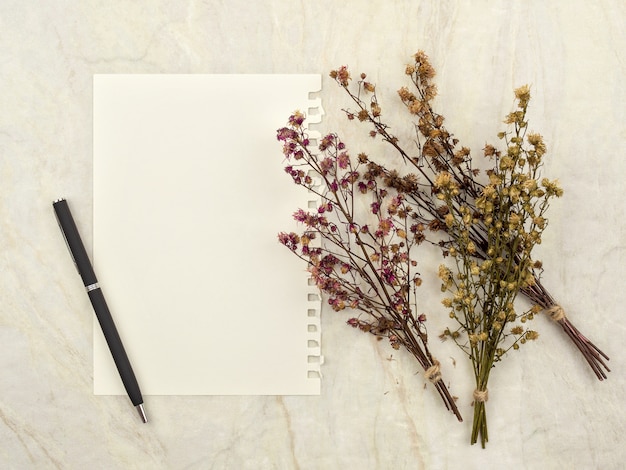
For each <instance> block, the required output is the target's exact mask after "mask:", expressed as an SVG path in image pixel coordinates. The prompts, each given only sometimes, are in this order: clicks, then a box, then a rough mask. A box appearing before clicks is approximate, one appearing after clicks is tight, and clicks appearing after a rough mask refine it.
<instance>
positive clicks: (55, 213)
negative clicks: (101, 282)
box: [52, 198, 80, 276]
mask: <svg viewBox="0 0 626 470" xmlns="http://www.w3.org/2000/svg"><path fill="white" fill-rule="evenodd" d="M62 201H65V199H64V198H61V199H57V200H55V201H54V202H53V203H52V207H53V208H54V205H55V204H56V203H57V202H62ZM54 218H55V219H56V220H57V224H58V226H59V229H60V230H61V235H63V241H64V242H65V246H66V247H67V251H69V253H70V258H72V263H74V267H75V268H76V272H77V273H78V275H79V276H80V270H79V269H78V264H77V263H76V259H75V258H74V253H72V249H71V248H70V243H69V242H68V241H67V235H65V230H63V226H62V225H61V220H59V214H57V211H56V209H55V210H54Z"/></svg>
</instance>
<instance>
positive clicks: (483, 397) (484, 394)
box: [474, 389, 489, 402]
mask: <svg viewBox="0 0 626 470" xmlns="http://www.w3.org/2000/svg"><path fill="white" fill-rule="evenodd" d="M488 399H489V391H488V390H487V389H484V390H478V389H476V390H474V401H478V402H485V401H487V400H488Z"/></svg>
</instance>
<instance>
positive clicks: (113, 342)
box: [88, 288, 143, 406]
mask: <svg viewBox="0 0 626 470" xmlns="http://www.w3.org/2000/svg"><path fill="white" fill-rule="evenodd" d="M88 295H89V299H90V300H91V304H92V305H93V309H94V311H95V312H96V317H97V318H98V322H99V323H100V327H101V328H102V332H103V333H104V338H105V339H106V342H107V345H108V346H109V349H110V350H111V355H112V356H113V360H114V361H115V366H116V367H117V370H118V372H119V374H120V377H121V378H122V383H123V384H124V388H125V389H126V392H127V393H128V396H129V397H130V400H131V402H132V403H133V405H135V406H137V405H139V404H141V403H143V398H142V396H141V391H140V390H139V384H138V383H137V379H136V378H135V373H134V372H133V369H132V367H131V365H130V360H129V359H128V356H127V354H126V350H125V349H124V346H123V345H122V340H121V338H120V335H119V333H118V332H117V328H116V327H115V323H114V322H113V317H112V316H111V312H110V311H109V307H108V305H107V303H106V300H105V299H104V295H103V294H102V290H100V289H99V288H98V289H95V290H92V291H90V292H88Z"/></svg>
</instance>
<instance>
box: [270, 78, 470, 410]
mask: <svg viewBox="0 0 626 470" xmlns="http://www.w3.org/2000/svg"><path fill="white" fill-rule="evenodd" d="M340 76H341V74H339V75H338V77H340ZM304 120H305V116H304V115H303V114H302V113H300V112H296V113H294V114H293V115H292V116H291V117H290V118H289V121H288V124H289V125H288V126H287V127H284V128H282V129H279V130H278V132H277V138H278V140H279V141H281V142H283V154H284V155H285V157H286V158H287V160H288V161H289V164H288V165H287V166H286V167H285V171H286V172H287V173H288V174H289V175H290V176H291V177H292V179H293V181H294V183H296V184H298V185H301V186H303V187H304V188H306V189H307V190H309V191H311V192H313V193H314V194H316V195H317V196H318V197H319V198H320V200H321V204H320V205H319V206H318V207H317V208H316V210H314V211H305V210H302V209H299V210H298V211H296V212H295V214H294V218H295V219H296V220H297V221H298V222H300V223H302V224H303V225H304V226H305V229H304V231H303V232H302V233H300V234H297V233H293V232H292V233H280V234H279V235H278V238H279V241H280V242H281V243H282V244H283V245H285V246H287V247H288V248H289V249H290V250H291V251H292V252H293V253H294V254H296V255H297V256H298V257H299V258H301V259H302V260H304V261H306V262H307V265H308V269H309V272H310V274H311V278H312V279H313V281H314V282H315V284H316V286H317V287H318V288H319V289H320V290H321V291H322V292H324V293H325V294H326V295H327V297H328V303H329V305H330V306H331V307H332V308H333V309H334V310H336V311H342V310H345V309H353V310H355V311H360V312H361V317H359V318H351V319H350V320H348V324H349V325H350V326H353V327H355V328H359V329H361V330H362V331H365V332H369V333H372V334H375V335H377V336H378V337H380V338H382V337H386V338H388V340H389V341H390V343H391V346H392V347H393V348H394V349H399V348H400V347H404V348H406V349H407V350H408V351H409V352H410V353H411V354H412V355H413V356H414V357H415V358H416V359H417V361H418V363H419V364H420V365H421V367H422V368H423V369H424V371H425V376H426V378H427V379H428V380H429V381H430V382H431V383H432V384H433V385H434V387H435V388H436V390H437V392H438V393H439V395H440V396H441V398H442V400H443V401H444V404H445V405H446V407H447V408H448V409H449V410H451V411H452V412H453V413H454V414H455V415H456V416H457V418H458V419H459V421H461V420H462V418H461V415H460V413H459V410H458V408H457V406H456V404H455V400H454V398H453V397H452V396H451V395H450V393H449V391H448V388H447V386H446V385H445V383H444V381H443V380H442V376H441V371H440V364H439V362H438V361H437V360H436V359H434V358H433V356H432V355H431V353H430V351H429V348H428V334H427V330H426V325H425V322H426V316H425V315H424V314H419V315H418V314H416V312H415V310H416V302H415V299H416V289H417V287H419V285H420V284H421V278H420V275H419V273H418V272H417V270H416V265H417V263H416V262H415V261H414V260H413V259H412V258H411V256H410V252H411V250H412V249H413V248H414V247H416V246H417V245H419V244H420V243H421V242H422V241H423V240H424V237H423V230H424V226H423V224H421V223H420V222H419V219H418V217H417V214H416V213H415V212H414V211H413V210H412V209H411V206H410V205H408V204H407V203H406V200H405V194H404V193H403V192H402V191H400V190H396V189H389V188H388V187H387V186H386V185H385V184H384V183H383V182H382V181H381V177H382V176H384V175H383V174H382V173H381V171H380V167H378V166H377V165H375V164H372V163H370V162H369V161H368V159H367V157H366V156H365V155H363V154H361V155H359V156H358V157H357V158H356V159H353V158H352V157H351V156H350V154H349V153H348V150H347V149H346V147H345V145H344V143H343V142H341V140H340V139H339V138H338V136H337V135H335V134H328V135H326V136H324V137H323V138H322V139H321V140H320V142H319V144H318V145H317V148H315V146H314V145H313V143H312V142H311V141H310V139H309V137H308V135H307V133H306V131H305V129H304V126H303V124H304ZM407 184H408V183H407ZM364 200H368V204H367V213H366V215H367V217H359V216H358V215H357V211H358V206H359V204H360V203H361V202H362V201H364ZM362 317H365V319H363V318H362Z"/></svg>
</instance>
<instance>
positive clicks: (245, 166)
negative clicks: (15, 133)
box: [93, 75, 321, 395]
mask: <svg viewBox="0 0 626 470" xmlns="http://www.w3.org/2000/svg"><path fill="white" fill-rule="evenodd" d="M93 84H94V195H93V200H94V242H93V247H94V248H93V249H94V254H93V257H94V265H95V270H96V273H97V275H98V278H99V281H100V285H101V286H102V288H103V291H104V293H105V295H106V297H107V302H108V304H109V307H110V309H111V312H112V315H113V318H114V320H115V322H116V324H117V327H118V330H119V332H120V336H121V337H122V340H123V342H124V345H125V348H126V351H127V353H128V356H129V358H130V360H131V363H132V365H133V368H134V370H135V373H136V375H137V379H138V381H139V384H140V386H141V388H142V391H143V392H144V394H148V395H170V394H172V395H174V394H175V395H214V394H219V395H233V394H236V395H257V394H258V395H292V394H295V395H297V394H319V391H320V379H319V374H318V373H316V371H317V370H319V360H318V358H319V353H320V351H319V337H320V331H319V328H320V325H319V299H318V298H317V296H316V295H315V294H316V290H315V289H314V288H313V287H311V286H309V285H308V282H307V280H308V275H307V273H306V269H305V268H306V266H305V264H304V263H303V262H302V261H301V260H299V259H297V258H296V257H295V256H294V255H293V254H292V253H290V252H289V250H287V249H286V248H285V247H284V246H282V245H280V244H279V243H278V241H277V233H278V232H279V231H290V230H294V229H296V226H295V222H293V220H292V218H291V214H292V213H293V212H294V211H295V210H296V209H297V208H299V207H302V208H306V207H307V203H308V200H309V199H311V196H310V195H309V194H307V192H306V191H305V190H304V189H303V188H301V187H296V186H295V185H294V184H293V182H292V181H291V178H290V177H289V176H288V175H287V174H286V173H285V172H284V171H283V167H284V165H285V162H284V161H283V160H284V159H283V155H282V151H281V149H282V147H281V146H280V145H279V143H278V142H277V140H276V130H277V129H278V128H280V127H282V126H284V125H285V124H286V121H287V118H288V117H289V115H290V114H291V113H292V112H293V111H294V110H296V109H300V110H303V111H312V114H313V115H314V116H313V121H315V119H316V117H315V116H317V118H319V117H320V116H321V107H319V102H318V101H317V100H312V99H310V93H311V92H316V91H319V89H320V87H321V77H320V76H319V75H95V76H94V83H93ZM312 108H319V109H318V110H312ZM94 391H95V393H96V394H124V393H125V392H124V389H123V387H122V384H121V381H120V378H119V376H118V374H117V371H116V369H115V365H114V363H113V360H112V359H111V356H110V353H109V351H108V349H107V346H106V343H105V341H104V338H103V337H102V332H101V331H100V330H99V327H98V325H97V322H94Z"/></svg>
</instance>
